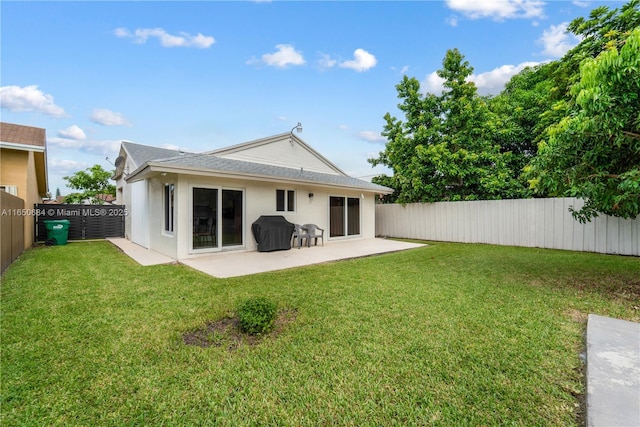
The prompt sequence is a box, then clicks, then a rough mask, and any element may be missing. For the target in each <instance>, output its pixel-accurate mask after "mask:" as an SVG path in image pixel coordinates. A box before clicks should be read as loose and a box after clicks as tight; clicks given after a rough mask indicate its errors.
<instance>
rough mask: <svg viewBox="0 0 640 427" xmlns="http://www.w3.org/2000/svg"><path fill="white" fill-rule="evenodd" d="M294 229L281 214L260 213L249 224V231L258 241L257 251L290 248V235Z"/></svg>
mask: <svg viewBox="0 0 640 427" xmlns="http://www.w3.org/2000/svg"><path fill="white" fill-rule="evenodd" d="M294 230H295V227H294V225H293V224H292V223H290V222H289V221H287V220H286V219H285V218H284V217H283V216H282V215H262V216H261V217H260V218H258V219H257V220H256V221H255V222H254V223H253V224H251V231H252V232H253V237H255V239H256V243H258V251H259V252H270V251H280V250H284V249H291V236H292V235H293V231H294Z"/></svg>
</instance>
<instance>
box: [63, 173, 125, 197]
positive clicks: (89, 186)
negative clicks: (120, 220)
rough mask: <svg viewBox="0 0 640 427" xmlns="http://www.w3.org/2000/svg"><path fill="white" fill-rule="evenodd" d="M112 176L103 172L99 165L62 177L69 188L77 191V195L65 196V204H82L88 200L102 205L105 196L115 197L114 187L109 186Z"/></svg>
mask: <svg viewBox="0 0 640 427" xmlns="http://www.w3.org/2000/svg"><path fill="white" fill-rule="evenodd" d="M112 175H113V172H109V171H106V170H104V169H103V168H102V166H100V165H94V166H92V167H90V168H87V169H85V170H83V171H78V172H76V173H74V174H73V175H71V176H65V177H63V179H64V180H66V181H67V182H68V186H69V188H73V189H74V190H79V192H77V193H72V194H69V195H68V196H66V197H65V202H67V203H82V202H83V201H85V200H89V201H90V203H95V204H103V203H104V196H105V195H112V196H115V195H116V186H115V185H113V184H111V176H112Z"/></svg>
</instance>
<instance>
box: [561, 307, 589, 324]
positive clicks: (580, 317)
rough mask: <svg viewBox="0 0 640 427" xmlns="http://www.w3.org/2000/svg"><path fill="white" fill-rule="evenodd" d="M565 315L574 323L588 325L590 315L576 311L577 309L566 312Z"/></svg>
mask: <svg viewBox="0 0 640 427" xmlns="http://www.w3.org/2000/svg"><path fill="white" fill-rule="evenodd" d="M565 314H566V315H567V316H568V317H569V318H570V319H571V320H572V321H574V322H576V323H580V324H586V323H587V318H588V317H589V315H588V314H587V313H583V312H581V311H580V310H576V309H575V308H570V309H569V310H567V311H566V312H565Z"/></svg>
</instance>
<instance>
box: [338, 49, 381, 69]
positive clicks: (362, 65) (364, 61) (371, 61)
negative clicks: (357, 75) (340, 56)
mask: <svg viewBox="0 0 640 427" xmlns="http://www.w3.org/2000/svg"><path fill="white" fill-rule="evenodd" d="M377 63H378V60H377V59H376V57H375V56H374V55H372V54H370V53H369V52H367V51H366V50H364V49H356V50H355V51H354V52H353V60H349V61H344V62H341V63H340V67H342V68H351V69H352V70H356V71H357V72H362V71H367V70H368V69H370V68H373V67H375V66H376V64H377Z"/></svg>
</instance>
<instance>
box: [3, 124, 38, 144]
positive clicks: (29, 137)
mask: <svg viewBox="0 0 640 427" xmlns="http://www.w3.org/2000/svg"><path fill="white" fill-rule="evenodd" d="M0 142H11V143H13V144H23V145H33V146H35V147H45V144H46V131H45V130H44V129H42V128H36V127H33V126H23V125H16V124H13V123H5V122H0Z"/></svg>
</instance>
